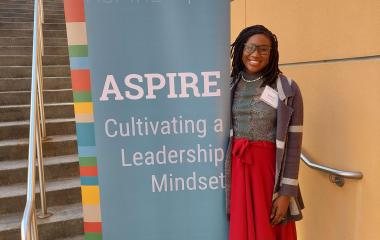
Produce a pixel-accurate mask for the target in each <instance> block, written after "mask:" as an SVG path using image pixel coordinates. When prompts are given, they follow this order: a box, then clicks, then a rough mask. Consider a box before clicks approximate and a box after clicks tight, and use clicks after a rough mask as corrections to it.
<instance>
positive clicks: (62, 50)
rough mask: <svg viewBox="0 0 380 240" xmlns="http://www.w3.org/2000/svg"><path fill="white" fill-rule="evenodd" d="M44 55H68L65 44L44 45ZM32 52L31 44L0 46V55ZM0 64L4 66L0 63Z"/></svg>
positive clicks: (29, 53) (28, 53)
mask: <svg viewBox="0 0 380 240" xmlns="http://www.w3.org/2000/svg"><path fill="white" fill-rule="evenodd" d="M44 50H45V52H44V54H46V55H68V54H69V51H68V48H67V46H54V47H48V46H45V47H44ZM32 53H33V47H32V46H0V56H2V55H22V54H24V55H31V54H32ZM0 66H4V65H2V64H0Z"/></svg>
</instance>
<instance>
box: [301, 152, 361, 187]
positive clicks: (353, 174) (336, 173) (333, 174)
mask: <svg viewBox="0 0 380 240" xmlns="http://www.w3.org/2000/svg"><path fill="white" fill-rule="evenodd" d="M301 160H302V161H303V162H304V163H305V164H306V165H307V166H308V167H310V168H313V169H316V170H319V171H322V172H326V173H328V174H330V181H331V182H332V183H335V184H336V185H337V186H339V187H343V185H344V179H345V178H350V179H362V178H363V173H362V172H358V171H344V170H339V169H335V168H330V167H326V166H324V165H321V164H318V163H315V162H313V161H311V160H310V159H309V158H308V157H306V156H305V154H304V153H301Z"/></svg>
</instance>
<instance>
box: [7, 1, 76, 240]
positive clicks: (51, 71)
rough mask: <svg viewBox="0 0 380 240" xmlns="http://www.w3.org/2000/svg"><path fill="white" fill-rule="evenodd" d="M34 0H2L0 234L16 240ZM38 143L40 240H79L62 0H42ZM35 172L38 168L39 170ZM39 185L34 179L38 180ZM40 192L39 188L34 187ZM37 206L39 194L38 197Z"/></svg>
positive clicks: (23, 190)
mask: <svg viewBox="0 0 380 240" xmlns="http://www.w3.org/2000/svg"><path fill="white" fill-rule="evenodd" d="M33 7H34V5H33V1H32V0H1V1H0V240H17V239H21V237H20V222H21V218H22V214H23V211H24V207H25V201H26V196H25V194H26V180H27V168H26V166H27V152H28V135H29V108H30V84H31V64H32V41H33V38H32V32H33ZM44 13H45V24H44V26H43V27H44V45H45V56H44V57H43V65H44V67H43V71H44V101H45V116H46V119H47V122H46V129H47V136H48V139H47V140H46V141H45V142H44V143H43V151H44V157H45V158H44V160H45V178H46V195H47V205H48V211H49V212H51V213H53V215H52V216H51V217H49V218H46V219H38V228H39V236H40V239H41V240H54V239H61V240H63V239H66V240H69V239H71V240H74V239H75V240H79V239H83V219H82V207H81V193H80V180H79V163H78V157H77V144H76V135H75V119H74V108H73V99H72V90H71V79H70V68H69V57H68V47H67V38H66V30H65V17H64V12H63V0H44ZM37 175H38V174H37ZM37 189H38V183H37ZM37 191H38V190H37ZM36 203H37V208H39V205H40V200H39V194H37V196H36Z"/></svg>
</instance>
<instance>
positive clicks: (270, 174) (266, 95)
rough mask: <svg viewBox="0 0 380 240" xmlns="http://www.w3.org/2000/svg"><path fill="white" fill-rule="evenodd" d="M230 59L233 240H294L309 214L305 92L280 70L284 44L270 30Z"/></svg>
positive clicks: (256, 31)
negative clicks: (301, 174)
mask: <svg viewBox="0 0 380 240" xmlns="http://www.w3.org/2000/svg"><path fill="white" fill-rule="evenodd" d="M231 58H232V72H231V77H232V83H231V89H232V92H231V94H232V95H231V96H232V128H233V134H232V135H231V140H230V143H231V144H230V148H229V151H230V154H229V155H228V156H230V158H227V160H226V183H227V212H228V214H229V216H230V240H295V239H297V234H296V229H295V223H294V221H296V220H300V219H301V218H302V214H301V209H303V202H302V198H301V194H300V192H299V187H298V170H299V162H300V154H301V142H302V124H303V105H302V96H301V93H300V90H299V88H298V86H297V84H296V83H295V82H293V81H291V80H290V79H287V78H286V77H285V76H284V75H282V72H281V71H280V70H279V67H278V60H279V53H278V44H277V38H276V36H275V35H274V34H272V32H271V31H269V30H268V29H267V28H265V27H264V26H261V25H255V26H251V27H248V28H246V29H244V30H243V31H242V32H241V33H240V34H239V36H238V37H237V39H236V40H235V42H234V43H233V44H232V48H231ZM231 145H232V149H231Z"/></svg>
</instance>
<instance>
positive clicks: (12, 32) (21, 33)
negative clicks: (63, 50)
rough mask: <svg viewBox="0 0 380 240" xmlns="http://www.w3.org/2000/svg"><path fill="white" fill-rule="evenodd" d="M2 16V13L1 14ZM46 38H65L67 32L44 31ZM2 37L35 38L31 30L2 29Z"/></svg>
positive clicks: (0, 31) (0, 32) (0, 33)
mask: <svg viewBox="0 0 380 240" xmlns="http://www.w3.org/2000/svg"><path fill="white" fill-rule="evenodd" d="M0 15H1V13H0ZM43 32H44V38H49V37H53V38H65V37H66V30H44V31H43ZM0 36H7V37H33V30H31V29H0Z"/></svg>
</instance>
